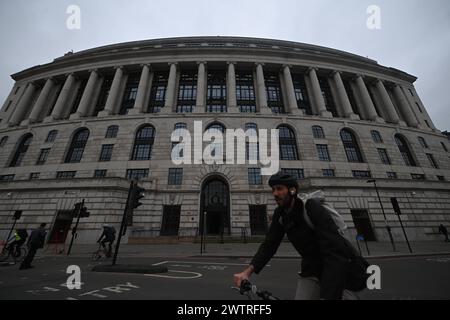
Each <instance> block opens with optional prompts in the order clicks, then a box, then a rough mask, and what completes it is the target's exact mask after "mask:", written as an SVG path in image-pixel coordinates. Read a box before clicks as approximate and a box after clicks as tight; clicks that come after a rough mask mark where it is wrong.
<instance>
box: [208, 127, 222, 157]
mask: <svg viewBox="0 0 450 320" xmlns="http://www.w3.org/2000/svg"><path fill="white" fill-rule="evenodd" d="M205 131H206V132H208V133H209V134H212V135H219V134H222V136H223V140H222V143H225V132H226V129H225V126H224V125H222V124H221V123H217V122H215V123H212V124H210V125H209V126H208V127H207V128H206V130H205ZM210 145H211V156H212V157H215V155H216V152H218V151H222V154H223V145H222V144H220V143H218V142H215V141H214V142H211V143H210Z"/></svg>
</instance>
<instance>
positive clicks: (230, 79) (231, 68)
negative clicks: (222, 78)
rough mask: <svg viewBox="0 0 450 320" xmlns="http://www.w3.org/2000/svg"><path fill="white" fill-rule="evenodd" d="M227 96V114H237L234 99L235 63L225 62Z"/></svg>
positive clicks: (235, 98) (235, 99)
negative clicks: (226, 66) (226, 68)
mask: <svg viewBox="0 0 450 320" xmlns="http://www.w3.org/2000/svg"><path fill="white" fill-rule="evenodd" d="M227 64H228V72H227V94H228V99H227V103H228V113H239V109H238V107H237V97H236V70H235V65H236V62H227Z"/></svg>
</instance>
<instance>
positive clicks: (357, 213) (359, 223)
mask: <svg viewBox="0 0 450 320" xmlns="http://www.w3.org/2000/svg"><path fill="white" fill-rule="evenodd" d="M351 213H352V218H353V223H354V224H355V228H356V231H357V232H358V235H362V236H364V239H366V240H367V241H377V239H376V237H375V233H374V232H373V228H372V223H371V222H370V218H369V213H368V211H367V210H351Z"/></svg>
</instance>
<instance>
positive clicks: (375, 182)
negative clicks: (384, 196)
mask: <svg viewBox="0 0 450 320" xmlns="http://www.w3.org/2000/svg"><path fill="white" fill-rule="evenodd" d="M369 181H370V182H373V184H374V185H375V190H376V192H377V196H378V201H379V202H380V206H381V212H383V217H384V223H385V225H386V230H387V232H388V234H389V238H390V240H391V244H392V250H393V251H394V252H395V251H397V249H396V248H395V242H394V237H393V236H392V231H391V227H390V226H389V224H388V221H387V217H386V213H385V212H384V207H383V202H382V201H381V197H380V193H379V192H378V186H377V181H376V180H369Z"/></svg>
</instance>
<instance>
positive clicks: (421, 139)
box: [418, 137, 428, 149]
mask: <svg viewBox="0 0 450 320" xmlns="http://www.w3.org/2000/svg"><path fill="white" fill-rule="evenodd" d="M418 139H419V143H420V145H421V146H422V148H424V149H428V143H427V142H426V141H425V139H424V138H422V137H418Z"/></svg>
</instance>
